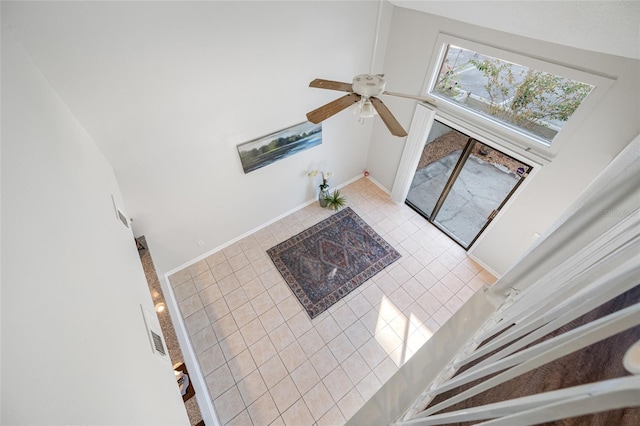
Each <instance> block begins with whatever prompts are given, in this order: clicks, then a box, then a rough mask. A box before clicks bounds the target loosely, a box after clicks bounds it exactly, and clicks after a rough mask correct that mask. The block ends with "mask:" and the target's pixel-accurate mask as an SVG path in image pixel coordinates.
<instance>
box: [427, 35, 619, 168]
mask: <svg viewBox="0 0 640 426" xmlns="http://www.w3.org/2000/svg"><path fill="white" fill-rule="evenodd" d="M449 45H454V46H458V47H461V48H463V49H468V50H472V51H474V52H477V53H480V54H482V55H486V56H491V57H494V58H497V59H501V60H504V61H508V62H514V63H517V64H520V65H524V66H527V67H529V68H531V69H535V70H540V71H544V72H547V73H550V74H554V75H558V76H560V77H565V78H569V79H572V80H576V81H580V82H583V83H587V84H590V85H592V86H593V87H594V88H593V90H592V91H591V93H590V94H589V95H588V96H587V97H586V98H585V99H584V100H583V101H582V102H581V103H580V106H579V107H578V108H577V109H576V111H575V112H574V113H573V114H572V115H571V117H570V118H569V120H567V122H566V123H565V124H564V125H563V127H562V129H561V130H560V131H559V132H558V133H557V135H556V136H555V137H554V138H553V140H552V141H551V142H549V141H547V140H545V139H543V138H537V137H535V136H534V135H531V134H529V133H527V132H525V131H519V130H518V129H517V128H515V127H514V126H509V125H506V124H501V122H500V121H499V120H493V119H491V118H489V117H487V116H485V115H483V114H481V113H479V112H476V111H473V110H471V109H467V108H464V107H463V106H461V105H459V104H457V103H455V102H454V101H452V100H449V99H447V98H446V97H444V96H439V95H437V94H434V93H431V90H432V88H433V87H434V85H435V83H436V81H437V79H438V76H439V75H440V69H441V64H442V61H443V60H444V58H445V55H446V53H447V47H448V46H449ZM614 81H615V79H614V78H612V77H607V76H603V75H599V74H596V73H594V72H588V71H586V70H580V69H577V68H573V67H570V66H568V65H562V64H559V63H556V62H551V61H549V60H544V59H541V58H536V57H533V56H528V55H526V54H523V53H518V52H514V51H511V50H508V49H505V48H500V47H495V46H491V45H488V44H484V43H481V42H475V41H471V40H468V39H464V38H460V37H456V36H453V35H449V34H446V33H439V34H438V37H437V40H436V44H435V46H434V49H433V53H432V55H431V59H430V62H429V67H428V71H427V76H426V78H425V82H424V85H423V88H422V93H423V94H424V95H426V96H427V97H428V98H429V99H434V100H435V104H436V105H437V109H438V110H439V111H442V112H444V113H447V114H449V115H452V116H454V117H457V118H458V119H459V120H462V121H463V122H464V123H465V125H466V126H469V127H470V128H471V129H479V130H482V131H485V132H489V133H490V134H492V135H494V136H496V139H497V140H498V143H499V144H500V145H502V144H503V143H506V144H507V147H509V146H510V147H511V148H513V146H516V147H518V148H520V149H522V150H524V151H527V152H530V153H533V154H535V155H536V157H540V159H543V160H547V161H550V160H551V159H552V158H553V157H554V156H555V155H556V154H557V153H558V151H559V149H560V147H561V146H562V145H563V143H564V142H565V141H566V140H567V139H569V137H570V135H571V134H572V133H573V132H574V131H575V130H576V129H577V128H578V127H579V126H580V124H581V123H582V122H583V121H584V120H585V118H586V117H587V116H588V114H589V113H590V111H591V110H592V109H593V107H594V106H595V105H596V104H597V103H598V101H599V100H600V99H601V98H602V96H603V95H604V93H605V92H606V91H607V90H608V88H609V87H611V85H612V84H613V83H614Z"/></svg>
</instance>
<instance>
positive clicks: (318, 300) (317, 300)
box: [267, 207, 400, 319]
mask: <svg viewBox="0 0 640 426" xmlns="http://www.w3.org/2000/svg"><path fill="white" fill-rule="evenodd" d="M267 253H268V254H269V256H270V257H271V260H272V261H273V263H274V264H275V266H276V268H277V269H278V271H279V272H280V274H281V275H282V277H283V278H284V280H285V281H286V283H287V284H288V285H289V287H290V288H291V290H292V291H293V293H294V294H295V295H296V297H297V298H298V300H299V301H300V303H301V304H302V306H303V307H304V308H305V310H306V311H307V314H309V317H310V318H311V319H313V318H315V317H317V316H318V315H320V314H321V313H322V312H324V311H325V310H326V309H327V308H329V307H330V306H331V305H333V304H334V303H336V302H337V301H339V300H340V299H342V298H343V297H345V296H346V295H347V294H349V293H350V292H352V291H353V290H354V289H356V288H358V286H359V285H360V284H362V283H364V282H365V281H366V280H368V279H369V278H371V277H372V276H374V275H375V274H377V273H378V272H380V271H381V270H383V269H384V268H385V267H386V266H387V265H390V264H391V263H393V262H394V261H396V260H397V259H399V258H400V253H398V252H397V251H396V250H395V249H394V248H393V247H391V246H390V245H389V244H388V243H387V242H386V241H385V240H384V239H383V238H382V237H381V236H380V235H378V234H377V233H376V232H375V231H374V230H373V229H372V228H371V227H370V226H369V225H367V224H366V223H365V222H364V221H363V220H362V219H361V218H360V217H359V216H358V215H357V214H355V213H354V211H353V210H351V208H349V207H347V208H346V209H344V210H342V211H340V212H338V213H336V214H334V215H332V216H331V217H329V218H327V219H325V220H323V221H322V222H320V223H317V224H316V225H314V226H312V227H311V228H309V229H306V230H304V231H302V232H301V233H299V234H297V235H294V236H293V237H291V238H289V239H288V240H286V241H284V242H282V243H280V244H278V245H276V246H274V247H272V248H270V249H269V250H267Z"/></svg>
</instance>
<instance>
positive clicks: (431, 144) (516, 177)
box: [406, 120, 531, 249]
mask: <svg viewBox="0 0 640 426" xmlns="http://www.w3.org/2000/svg"><path fill="white" fill-rule="evenodd" d="M530 170H531V166H529V165H527V164H525V163H523V162H521V161H519V160H516V159H515V158H513V157H511V156H509V155H507V154H505V153H503V152H500V151H498V150H496V149H495V148H492V147H489V146H487V145H485V144H483V143H482V142H480V141H477V140H476V139H474V138H471V137H469V136H467V135H465V134H464V133H462V132H460V131H458V130H456V129H453V128H452V127H449V126H447V125H446V124H443V123H441V122H439V121H437V120H436V121H434V123H433V126H432V127H431V132H430V133H429V136H428V138H427V143H426V144H425V147H424V149H423V151H422V155H421V157H420V161H419V162H418V167H417V169H416V173H415V175H414V178H413V181H412V183H411V187H410V189H409V193H408V195H407V199H406V203H407V204H408V205H409V206H411V207H412V208H414V209H415V210H416V211H418V212H419V213H420V214H422V215H423V216H424V217H425V218H427V219H428V220H429V222H431V223H433V224H434V225H436V226H437V227H438V228H440V229H441V230H442V231H443V232H445V233H446V234H447V235H449V236H450V237H451V238H453V239H454V240H455V241H456V242H457V243H458V244H460V245H461V246H463V247H464V248H465V249H466V248H469V247H470V246H471V245H472V244H473V242H474V241H475V240H476V239H477V238H478V236H479V235H480V234H481V233H482V231H483V230H484V229H485V228H486V227H487V225H488V224H489V222H491V220H492V219H493V218H494V217H495V216H496V215H497V213H498V211H499V210H500V209H501V208H502V206H504V204H505V203H506V201H507V200H508V198H509V197H510V196H511V194H513V192H514V191H515V190H516V189H517V187H518V185H520V183H522V181H523V179H524V178H525V177H526V176H527V174H528V173H529V171H530Z"/></svg>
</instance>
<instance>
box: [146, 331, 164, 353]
mask: <svg viewBox="0 0 640 426" xmlns="http://www.w3.org/2000/svg"><path fill="white" fill-rule="evenodd" d="M150 333H151V339H152V340H153V348H154V349H155V350H156V352H160V353H161V354H162V355H166V354H167V353H166V352H165V350H164V345H163V344H162V337H160V335H159V334H156V333H154V332H153V330H151V331H150Z"/></svg>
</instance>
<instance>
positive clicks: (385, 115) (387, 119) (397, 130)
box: [369, 97, 407, 137]
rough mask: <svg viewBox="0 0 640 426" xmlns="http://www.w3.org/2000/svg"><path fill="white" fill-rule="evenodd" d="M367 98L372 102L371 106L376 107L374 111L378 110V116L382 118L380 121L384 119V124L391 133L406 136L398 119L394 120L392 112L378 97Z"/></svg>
mask: <svg viewBox="0 0 640 426" xmlns="http://www.w3.org/2000/svg"><path fill="white" fill-rule="evenodd" d="M369 100H370V101H371V103H372V104H373V107H374V108H375V109H376V111H378V114H380V118H382V121H384V124H385V125H386V126H387V128H388V129H389V131H390V132H391V134H392V135H394V136H400V137H402V136H407V132H405V130H404V129H403V128H402V126H401V125H400V123H398V120H396V118H395V117H394V116H393V114H391V111H389V108H387V106H386V105H385V104H384V103H383V102H382V101H381V100H380V99H378V98H374V97H371V98H369Z"/></svg>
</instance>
